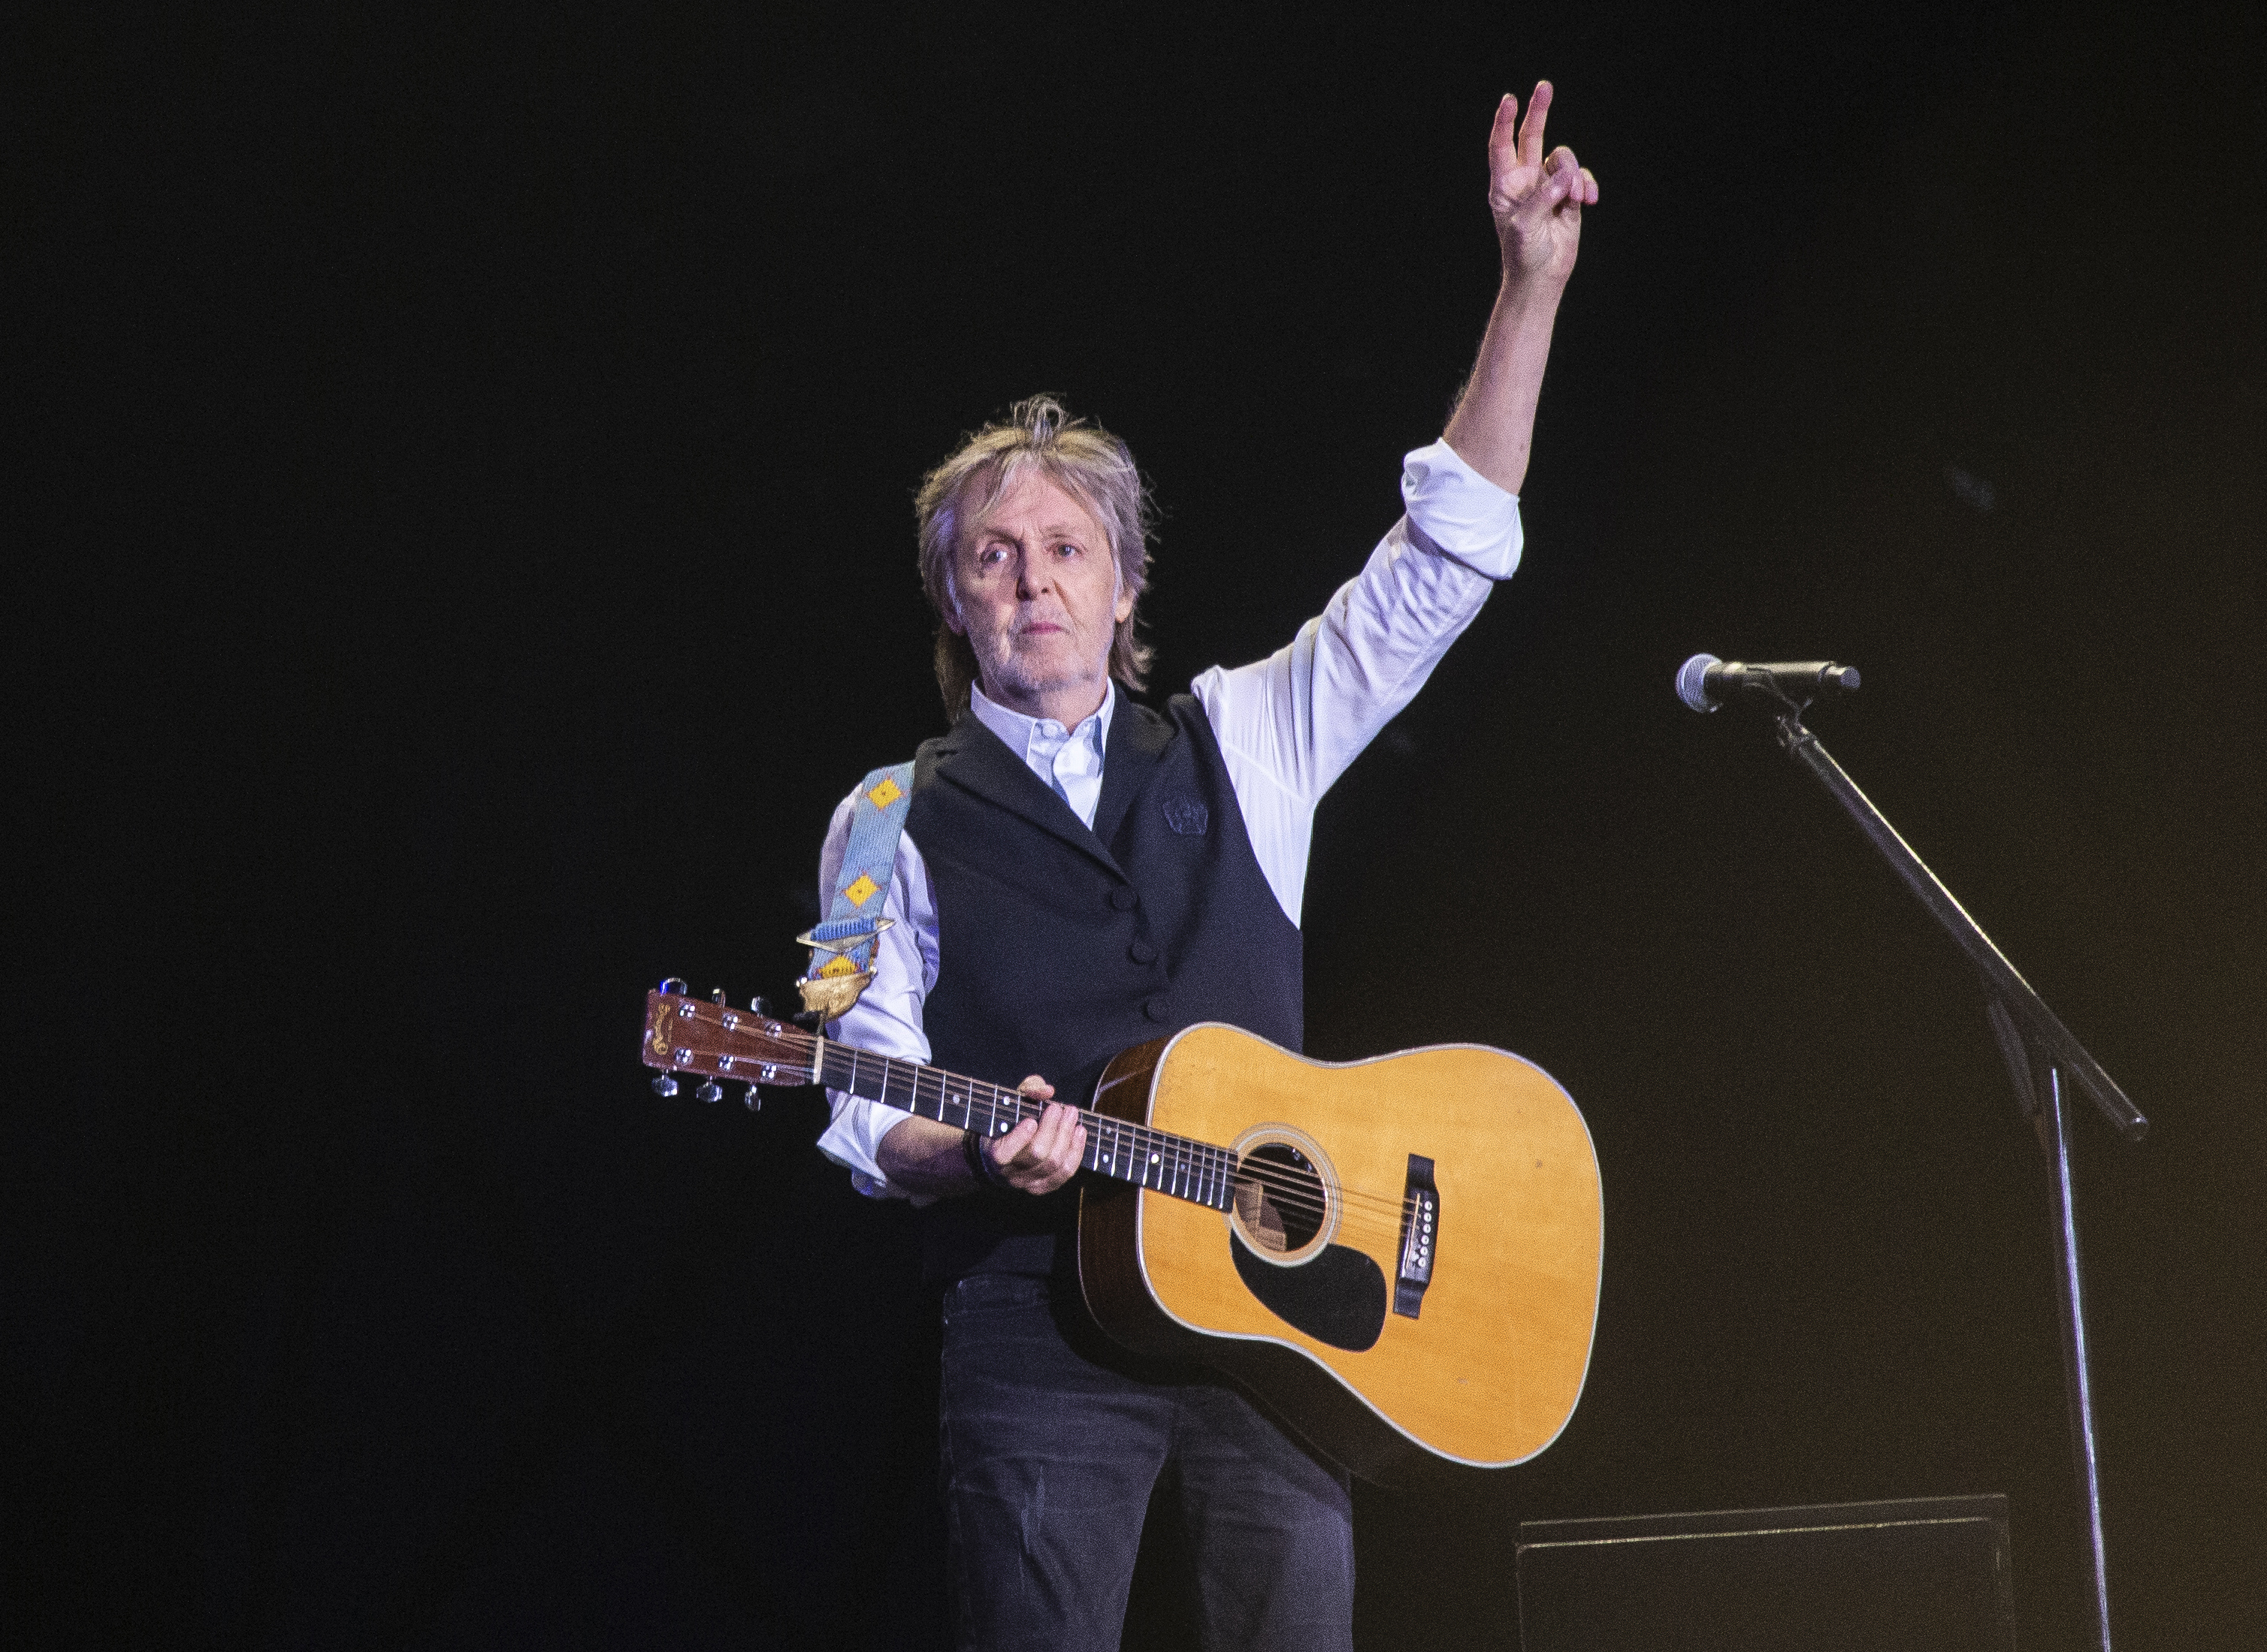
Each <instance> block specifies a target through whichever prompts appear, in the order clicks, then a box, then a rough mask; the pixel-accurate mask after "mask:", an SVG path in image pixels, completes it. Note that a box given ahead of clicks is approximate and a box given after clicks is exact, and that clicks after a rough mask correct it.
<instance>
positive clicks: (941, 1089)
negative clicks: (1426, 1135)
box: [913, 1066, 1417, 1216]
mask: <svg viewBox="0 0 2267 1652" xmlns="http://www.w3.org/2000/svg"><path fill="white" fill-rule="evenodd" d="M932 1076H935V1086H934V1097H933V1099H934V1100H935V1101H936V1102H937V1103H938V1106H939V1110H940V1111H942V1110H943V1105H944V1104H945V1103H946V1102H948V1101H950V1100H961V1101H964V1102H970V1105H971V1112H973V1105H974V1104H973V1103H972V1102H971V1100H970V1098H968V1097H966V1096H965V1095H964V1096H956V1095H955V1094H954V1093H952V1090H951V1078H950V1077H949V1076H943V1075H941V1074H940V1071H939V1070H938V1069H936V1068H934V1067H927V1066H923V1067H919V1068H917V1069H916V1070H915V1074H914V1078H913V1089H914V1095H915V1099H916V1100H921V1099H923V1091H924V1087H925V1086H926V1085H928V1080H929V1079H930V1078H932ZM993 1088H994V1091H995V1092H996V1096H995V1099H994V1103H993V1105H994V1106H996V1105H997V1103H998V1102H1000V1101H1010V1102H1011V1104H1012V1105H1013V1106H1014V1108H1015V1111H1016V1114H1017V1122H1019V1123H1020V1122H1022V1121H1023V1119H1024V1118H1026V1117H1031V1116H1034V1115H1031V1114H1028V1113H1025V1112H1024V1111H1023V1104H1024V1103H1031V1102H1037V1101H1038V1098H1037V1097H1033V1096H1026V1095H1023V1093H1021V1092H1020V1091H1014V1090H1008V1089H1005V1088H1003V1087H1001V1086H997V1085H995V1086H993ZM1041 1105H1044V1104H1041ZM923 1116H927V1115H923ZM1079 1116H1080V1118H1081V1119H1082V1121H1083V1122H1086V1124H1087V1126H1088V1137H1089V1149H1088V1151H1089V1152H1093V1151H1095V1144H1094V1142H1093V1137H1094V1135H1095V1132H1096V1130H1097V1129H1098V1128H1104V1127H1106V1128H1109V1129H1112V1130H1116V1131H1121V1132H1134V1133H1136V1134H1137V1135H1141V1136H1148V1137H1152V1138H1153V1140H1154V1139H1156V1138H1163V1140H1165V1141H1168V1142H1175V1143H1187V1144H1192V1145H1193V1146H1195V1147H1196V1149H1197V1150H1198V1152H1199V1153H1200V1154H1201V1155H1204V1156H1205V1157H1203V1158H1202V1159H1199V1160H1198V1161H1197V1162H1195V1163H1193V1164H1191V1165H1190V1166H1187V1173H1188V1174H1189V1175H1190V1176H1192V1177H1203V1176H1207V1175H1212V1174H1217V1173H1220V1172H1221V1171H1223V1170H1225V1171H1226V1172H1227V1173H1228V1176H1229V1181H1247V1180H1248V1181H1255V1182H1258V1183H1259V1184H1260V1185H1261V1186H1263V1187H1264V1188H1266V1189H1267V1191H1268V1193H1269V1195H1271V1196H1272V1197H1273V1199H1274V1200H1275V1202H1277V1203H1278V1204H1280V1205H1282V1206H1284V1207H1285V1208H1287V1209H1291V1210H1304V1211H1305V1212H1306V1213H1307V1214H1310V1215H1317V1216H1319V1215H1322V1214H1324V1213H1325V1212H1326V1211H1327V1210H1328V1199H1327V1196H1326V1195H1325V1196H1321V1197H1318V1196H1317V1195H1316V1194H1315V1193H1314V1192H1313V1191H1312V1190H1313V1188H1315V1187H1316V1186H1317V1179H1314V1178H1310V1177H1309V1176H1305V1175H1302V1174H1301V1173H1299V1172H1297V1171H1295V1170H1293V1169H1291V1168H1289V1167H1288V1166H1275V1165H1271V1164H1269V1163H1268V1162H1267V1161H1266V1160H1265V1159H1252V1158H1250V1157H1248V1156H1247V1157H1244V1158H1242V1159H1238V1158H1236V1156H1235V1155H1234V1154H1233V1153H1232V1152H1230V1151H1229V1150H1228V1149H1226V1148H1222V1147H1214V1145H1212V1144H1210V1143H1208V1142H1196V1141H1195V1140H1194V1138H1192V1137H1173V1136H1170V1135H1169V1134H1167V1133H1166V1132H1163V1131H1159V1130H1156V1129H1152V1128H1151V1127H1150V1126H1148V1125H1137V1124H1134V1123H1132V1122H1129V1121H1127V1120H1125V1119H1115V1118H1111V1117H1110V1116H1109V1115H1106V1114H1097V1113H1093V1112H1089V1111H1088V1110H1086V1109H1084V1108H1082V1109H1080V1112H1079ZM939 1122H942V1121H941V1120H940V1121H939ZM967 1128H970V1129H973V1128H974V1127H973V1126H969V1127H967ZM988 1133H989V1132H987V1134H988ZM1144 1145H1145V1144H1142V1143H1141V1142H1139V1141H1137V1142H1136V1144H1135V1151H1136V1152H1137V1154H1138V1153H1139V1152H1140V1151H1141V1148H1142V1147H1143V1146H1144ZM1095 1168H1097V1169H1099V1168H1100V1166H1099V1165H1098V1164H1097V1166H1095ZM1339 1196H1340V1198H1341V1200H1342V1201H1344V1202H1347V1203H1349V1204H1368V1205H1372V1206H1376V1207H1381V1208H1384V1207H1390V1208H1391V1209H1392V1210H1394V1211H1395V1212H1396V1213H1397V1214H1399V1215H1406V1214H1407V1213H1408V1212H1409V1210H1411V1209H1412V1208H1413V1207H1414V1206H1415V1205H1416V1203H1417V1201H1416V1199H1415V1198H1413V1197H1404V1198H1402V1199H1400V1200H1398V1201H1396V1200H1395V1199H1393V1198H1392V1197H1390V1195H1383V1194H1371V1193H1365V1192H1363V1191H1362V1190H1361V1189H1360V1188H1340V1189H1339Z"/></svg>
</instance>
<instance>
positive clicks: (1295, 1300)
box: [1228, 1229, 1385, 1354]
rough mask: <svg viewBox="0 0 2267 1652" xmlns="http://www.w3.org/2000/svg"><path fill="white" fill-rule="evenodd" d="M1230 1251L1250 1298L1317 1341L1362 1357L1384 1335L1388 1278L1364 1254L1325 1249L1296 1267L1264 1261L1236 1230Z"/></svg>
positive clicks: (1337, 1247)
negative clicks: (1247, 1288) (1280, 1265)
mask: <svg viewBox="0 0 2267 1652" xmlns="http://www.w3.org/2000/svg"><path fill="white" fill-rule="evenodd" d="M1228 1246H1229V1250H1230V1251H1231V1252H1233V1253H1234V1254H1235V1256H1236V1272H1237V1273H1238V1274H1240V1275H1242V1276H1243V1278H1244V1283H1245V1284H1246V1285H1248V1286H1250V1287H1251V1294H1252V1295H1253V1296H1255V1297H1258V1298H1259V1300H1260V1301H1262V1302H1264V1303H1266V1305H1267V1306H1268V1308H1269V1309H1270V1310H1271V1311H1272V1312H1273V1313H1274V1314H1275V1316H1276V1317H1277V1318H1278V1319H1283V1320H1286V1321H1288V1323H1289V1324H1291V1325H1292V1326H1294V1327H1296V1328H1297V1329H1299V1330H1302V1331H1304V1332H1305V1333H1306V1334H1308V1335H1309V1336H1311V1337H1313V1338H1314V1339H1315V1341H1317V1342H1327V1343H1329V1344H1330V1345H1331V1346H1332V1348H1342V1349H1346V1351H1347V1352H1348V1353H1351V1354H1359V1353H1361V1352H1363V1351H1364V1350H1365V1349H1371V1348H1374V1347H1376V1345H1377V1339H1378V1338H1379V1337H1381V1336H1383V1334H1385V1274H1384V1271H1383V1269H1381V1268H1379V1267H1378V1265H1377V1264H1376V1262H1374V1261H1370V1259H1369V1258H1368V1257H1367V1256H1365V1255H1363V1254H1361V1252H1360V1251H1357V1250H1350V1249H1348V1248H1347V1247H1346V1246H1343V1245H1325V1246H1323V1248H1322V1250H1321V1251H1320V1253H1318V1254H1317V1255H1315V1256H1314V1257H1312V1258H1311V1259H1310V1260H1309V1261H1304V1262H1302V1263H1300V1264H1299V1265H1298V1266H1297V1267H1295V1268H1279V1267H1277V1266H1275V1265H1274V1264H1273V1262H1263V1261H1260V1260H1259V1258H1258V1256H1256V1255H1254V1254H1252V1250H1251V1246H1249V1245H1246V1244H1245V1243H1244V1239H1243V1238H1242V1237H1241V1236H1240V1235H1239V1234H1237V1233H1236V1231H1235V1230H1234V1229H1230V1230H1229V1235H1228Z"/></svg>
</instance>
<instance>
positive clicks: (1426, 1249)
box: [1393, 1153, 1441, 1319]
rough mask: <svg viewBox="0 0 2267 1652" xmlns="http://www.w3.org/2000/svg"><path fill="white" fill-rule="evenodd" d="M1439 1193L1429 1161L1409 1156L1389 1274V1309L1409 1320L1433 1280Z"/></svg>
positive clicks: (1415, 1312) (1418, 1156)
mask: <svg viewBox="0 0 2267 1652" xmlns="http://www.w3.org/2000/svg"><path fill="white" fill-rule="evenodd" d="M1440 1232H1441V1195H1440V1190H1439V1189H1438V1188H1434V1186H1433V1161H1432V1160H1431V1159H1427V1158H1425V1157H1424V1156H1423V1155H1422V1154H1420V1153H1412V1154H1410V1155H1409V1183H1408V1186H1407V1187H1406V1188H1405V1189H1404V1190H1403V1193H1402V1198H1401V1251H1400V1256H1401V1263H1400V1266H1399V1267H1398V1268H1397V1269H1396V1270H1395V1272H1394V1276H1393V1311H1394V1312H1396V1313H1398V1314H1403V1315H1405V1316H1406V1317H1407V1318H1409V1319H1415V1318H1416V1317H1417V1311H1418V1310H1419V1309H1420V1308H1421V1307H1423V1306H1424V1305H1425V1287H1426V1286H1427V1285H1429V1284H1431V1283H1433V1254H1434V1248H1435V1246H1438V1244H1439V1243H1440Z"/></svg>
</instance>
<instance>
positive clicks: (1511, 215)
mask: <svg viewBox="0 0 2267 1652" xmlns="http://www.w3.org/2000/svg"><path fill="white" fill-rule="evenodd" d="M1550 113H1551V83H1550V82H1549V81H1547V80H1540V81H1537V82H1536V84H1535V95H1534V96H1533V97H1531V98H1530V99H1528V100H1527V119H1526V121H1524V122H1522V121H1521V120H1520V118H1519V99H1516V98H1515V97H1513V96H1512V95H1511V94H1510V93H1509V92H1506V93H1505V94H1504V96H1503V101H1502V102H1501V103H1500V104H1498V105H1496V109H1495V129H1494V130H1493V131H1492V132H1490V133H1489V134H1488V210H1489V211H1490V212H1491V213H1493V215H1494V216H1495V233H1496V239H1497V240H1498V241H1499V242H1500V243H1501V244H1502V246H1503V273H1504V274H1505V275H1506V277H1508V278H1512V279H1516V278H1518V277H1522V276H1527V277H1536V276H1539V277H1542V278H1543V279H1544V280H1546V281H1554V282H1555V281H1565V280H1566V277H1567V275H1568V274H1570V273H1571V272H1572V271H1573V270H1574V252H1575V249H1576V248H1577V247H1578V246H1579V245H1581V239H1582V208H1584V207H1586V206H1596V204H1597V201H1598V180H1597V179H1596V178H1593V177H1592V176H1591V175H1590V172H1589V169H1588V167H1586V166H1582V165H1580V164H1577V163H1576V161H1575V159H1574V150H1570V149H1568V148H1567V147H1566V145H1565V144H1563V143H1562V144H1560V145H1559V147H1558V148H1557V149H1555V150H1552V151H1551V154H1550V157H1549V158H1548V159H1545V158H1544V153H1543V123H1544V120H1545V119H1546V118H1548V116H1549V115H1550Z"/></svg>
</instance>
